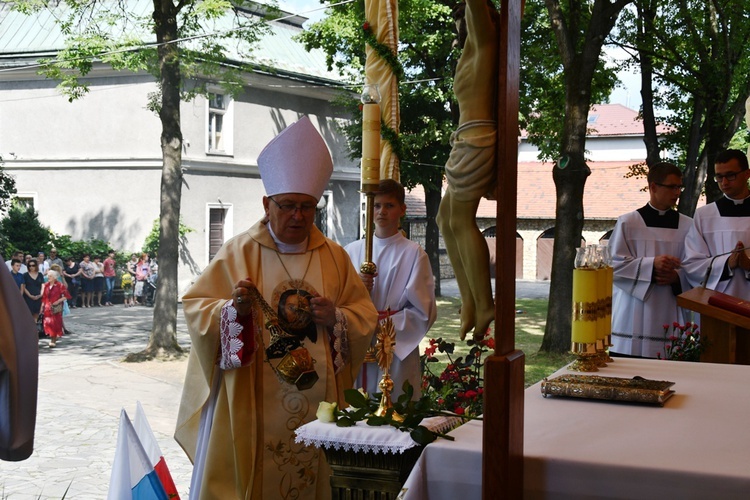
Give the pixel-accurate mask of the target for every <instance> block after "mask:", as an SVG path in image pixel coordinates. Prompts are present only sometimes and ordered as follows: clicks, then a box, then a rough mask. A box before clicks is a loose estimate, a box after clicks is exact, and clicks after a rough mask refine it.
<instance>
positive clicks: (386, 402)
mask: <svg viewBox="0 0 750 500" xmlns="http://www.w3.org/2000/svg"><path fill="white" fill-rule="evenodd" d="M378 387H379V388H380V390H381V392H382V393H383V395H382V396H381V397H380V406H378V409H377V410H376V411H375V415H377V416H378V417H385V415H386V413H387V412H388V410H390V409H391V408H393V403H392V402H391V392H393V380H392V379H391V376H390V375H388V373H387V372H386V373H383V378H382V379H380V383H379V384H378ZM391 418H392V419H393V420H395V421H396V422H403V421H404V417H403V416H402V415H400V414H399V413H397V412H396V411H395V410H393V413H391Z"/></svg>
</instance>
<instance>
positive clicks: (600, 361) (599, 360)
mask: <svg viewBox="0 0 750 500" xmlns="http://www.w3.org/2000/svg"><path fill="white" fill-rule="evenodd" d="M606 349H607V346H606V345H605V342H604V339H603V338H601V339H597V340H596V358H595V359H596V366H597V367H598V368H604V367H606V366H607V358H609V355H608V354H607V350H606Z"/></svg>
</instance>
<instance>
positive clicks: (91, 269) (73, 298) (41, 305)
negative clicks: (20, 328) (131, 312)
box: [5, 248, 159, 347]
mask: <svg viewBox="0 0 750 500" xmlns="http://www.w3.org/2000/svg"><path fill="white" fill-rule="evenodd" d="M5 264H6V266H7V267H8V270H9V271H10V273H11V276H12V277H13V280H14V281H15V283H16V285H17V286H18V289H19V291H20V293H21V296H22V297H23V300H24V301H25V303H26V306H27V307H28V308H29V312H31V315H32V318H33V319H34V321H35V322H37V323H38V324H40V325H42V327H43V331H44V333H45V335H47V336H48V337H50V343H49V346H50V347H55V346H56V345H57V339H58V338H59V337H62V335H63V333H64V332H65V328H64V326H63V317H64V316H68V315H69V314H70V310H71V309H77V308H79V307H80V308H88V307H108V306H113V305H114V303H113V296H114V290H115V287H116V285H117V262H116V260H115V251H114V250H110V251H109V252H108V253H107V256H106V257H104V258H103V259H102V257H101V256H98V255H95V256H93V257H92V256H91V254H89V253H86V254H84V255H83V258H82V259H81V260H80V262H78V261H77V260H76V259H75V258H73V257H71V256H68V257H65V258H61V257H59V256H58V252H57V249H55V248H52V249H51V250H50V252H49V257H47V256H46V254H45V252H38V254H37V257H36V258H35V257H33V256H32V255H31V254H30V253H28V254H27V253H24V252H22V251H16V252H15V253H13V255H12V256H11V258H10V259H8V260H7V261H6V262H5ZM158 269H159V266H158V264H157V262H156V259H149V255H148V254H147V253H145V252H144V253H142V254H141V255H140V258H139V257H138V254H132V255H131V259H130V261H128V263H127V264H126V265H125V267H124V269H123V272H122V275H121V281H120V285H121V287H122V289H123V296H124V305H125V307H131V306H134V305H136V304H140V305H152V304H153V293H154V291H155V289H156V279H157V276H158ZM146 284H147V286H146Z"/></svg>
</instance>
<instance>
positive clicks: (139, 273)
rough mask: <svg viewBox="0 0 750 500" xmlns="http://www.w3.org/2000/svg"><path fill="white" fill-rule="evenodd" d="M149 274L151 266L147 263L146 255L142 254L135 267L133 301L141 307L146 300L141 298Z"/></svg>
mask: <svg viewBox="0 0 750 500" xmlns="http://www.w3.org/2000/svg"><path fill="white" fill-rule="evenodd" d="M150 274H151V266H150V265H149V262H148V254H147V253H145V252H144V253H142V254H141V258H140V259H138V262H137V263H136V265H135V301H136V302H137V303H139V304H141V305H142V306H144V305H146V300H145V297H144V296H143V287H144V286H145V284H146V280H147V279H148V277H149V275H150Z"/></svg>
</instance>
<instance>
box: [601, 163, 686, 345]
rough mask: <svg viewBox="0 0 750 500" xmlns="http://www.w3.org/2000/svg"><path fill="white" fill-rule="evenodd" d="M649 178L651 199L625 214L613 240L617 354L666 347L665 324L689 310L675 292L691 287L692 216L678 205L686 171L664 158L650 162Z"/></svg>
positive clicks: (614, 342)
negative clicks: (688, 246)
mask: <svg viewBox="0 0 750 500" xmlns="http://www.w3.org/2000/svg"><path fill="white" fill-rule="evenodd" d="M647 180H648V193H649V201H648V203H646V205H644V206H643V207H641V208H639V209H638V210H636V211H634V212H630V213H627V214H625V215H621V216H620V217H619V218H618V219H617V224H616V226H615V229H614V231H612V236H611V237H610V240H609V248H610V253H611V255H612V261H613V264H612V265H613V268H614V287H613V290H612V343H613V344H614V346H613V347H612V348H610V353H611V354H612V355H614V356H617V355H619V356H626V357H638V358H656V357H657V355H659V354H663V353H664V343H665V332H664V327H663V325H665V324H668V325H671V324H672V323H673V322H675V321H677V322H679V323H680V324H682V323H684V321H685V319H686V315H688V314H689V311H684V310H683V309H682V308H680V307H677V298H676V297H677V295H678V294H680V293H682V292H683V291H687V290H688V289H689V288H690V285H689V283H688V281H687V277H686V275H685V272H684V270H683V268H682V262H683V260H684V257H685V255H684V248H685V245H684V242H685V237H686V236H687V233H688V231H689V230H690V227H691V224H692V221H691V219H690V217H687V216H686V215H683V214H680V213H679V212H677V210H675V205H676V204H677V200H678V199H679V197H680V193H681V192H682V190H683V186H682V172H681V171H680V169H679V168H678V167H677V166H676V165H674V164H672V163H669V162H660V163H657V164H656V165H653V166H652V167H651V168H649V171H648V176H647Z"/></svg>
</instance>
